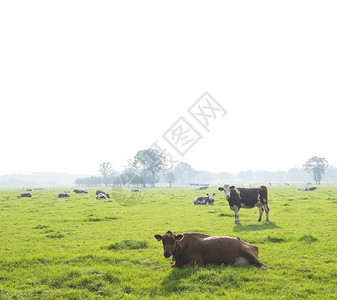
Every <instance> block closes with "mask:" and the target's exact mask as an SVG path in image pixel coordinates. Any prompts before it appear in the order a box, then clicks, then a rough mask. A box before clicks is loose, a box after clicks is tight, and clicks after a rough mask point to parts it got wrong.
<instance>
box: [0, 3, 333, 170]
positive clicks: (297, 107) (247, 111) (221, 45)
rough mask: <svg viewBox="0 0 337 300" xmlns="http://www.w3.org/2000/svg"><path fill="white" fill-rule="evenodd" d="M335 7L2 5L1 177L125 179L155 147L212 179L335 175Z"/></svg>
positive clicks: (0, 63) (153, 4)
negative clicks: (314, 161)
mask: <svg viewBox="0 0 337 300" xmlns="http://www.w3.org/2000/svg"><path fill="white" fill-rule="evenodd" d="M177 5H179V9H177ZM336 8H337V3H335V2H332V1H330V2H324V3H318V2H307V1H296V2H293V1H283V2H282V3H274V2H269V1H259V2H249V1H244V2H240V3H238V2H223V1H214V2H212V3H206V2H202V1H185V2H183V3H181V2H179V3H178V2H172V3H170V4H169V5H168V4H167V3H164V2H155V1H142V2H137V1H131V2H127V3H126V2H117V3H116V2H110V1H103V2H100V3H94V2H80V1H72V2H65V1H64V2H63V1H60V2H57V3H48V2H43V1H29V2H25V1H19V2H15V3H14V2H2V3H1V4H0V25H1V28H5V30H3V31H2V32H1V33H0V37H1V40H2V44H3V47H1V49H0V54H1V55H0V65H1V68H0V80H1V82H2V88H1V89H0V99H1V102H2V111H3V112H4V114H3V116H2V117H1V118H0V126H1V128H2V147H1V152H0V174H14V173H32V172H37V171H43V172H46V171H50V172H66V173H71V174H98V166H99V164H100V163H101V162H103V161H108V162H111V164H112V167H113V168H114V169H115V170H119V171H121V170H123V169H124V167H125V166H126V164H127V161H128V160H129V159H131V158H132V157H133V156H134V155H135V154H136V152H137V151H138V150H142V149H147V148H149V147H159V148H161V149H165V151H166V153H167V154H168V155H170V157H171V158H172V160H173V165H174V164H176V163H177V162H182V161H185V162H187V163H189V164H190V165H191V166H193V168H195V169H196V170H209V171H211V172H221V171H224V172H227V171H228V172H239V171H245V170H252V171H254V170H267V171H277V170H281V171H286V170H289V169H290V168H293V167H297V168H301V167H302V165H303V164H304V162H305V161H306V160H307V159H309V158H310V157H312V156H314V155H317V156H321V157H325V158H326V159H327V160H328V162H329V164H330V165H332V166H337V151H336V143H335V141H334V140H333V136H334V135H333V134H334V129H335V127H336V126H335V116H336V113H335V100H336V99H337V89H336V87H335V86H336V82H337V73H336V69H337V56H336V53H337V40H336V39H334V38H333V37H334V36H335V35H336V28H337V18H335V12H336ZM206 92H207V93H206ZM205 93H206V94H205Z"/></svg>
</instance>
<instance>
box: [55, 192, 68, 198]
mask: <svg viewBox="0 0 337 300" xmlns="http://www.w3.org/2000/svg"><path fill="white" fill-rule="evenodd" d="M67 197H69V194H68V193H60V194H57V195H56V198H67Z"/></svg>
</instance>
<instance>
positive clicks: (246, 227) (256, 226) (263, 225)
mask: <svg viewBox="0 0 337 300" xmlns="http://www.w3.org/2000/svg"><path fill="white" fill-rule="evenodd" d="M274 228H281V227H280V226H277V225H276V224H275V223H274V222H268V223H267V222H266V223H256V224H249V225H242V224H240V223H239V224H235V225H234V227H233V232H242V231H261V230H267V229H274Z"/></svg>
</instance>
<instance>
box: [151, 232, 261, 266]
mask: <svg viewBox="0 0 337 300" xmlns="http://www.w3.org/2000/svg"><path fill="white" fill-rule="evenodd" d="M154 237H155V239H156V240H157V241H163V246H164V256H165V258H169V257H170V256H173V258H172V260H173V261H175V264H173V265H172V268H174V267H178V268H184V267H188V266H203V265H206V264H217V265H220V264H230V265H233V266H247V265H254V266H257V267H260V268H262V269H267V267H266V266H265V264H263V263H262V262H260V261H259V260H258V248H257V247H256V246H255V245H253V244H249V243H246V242H244V241H241V240H240V238H239V237H236V238H233V237H228V236H210V235H205V234H200V233H184V234H178V235H175V234H173V233H172V232H171V231H167V232H166V233H165V234H164V235H163V236H161V235H159V234H156V235H155V236H154Z"/></svg>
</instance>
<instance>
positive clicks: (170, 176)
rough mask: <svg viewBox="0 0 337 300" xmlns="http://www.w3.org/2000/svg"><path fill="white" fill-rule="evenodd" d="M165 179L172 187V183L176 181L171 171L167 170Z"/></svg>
mask: <svg viewBox="0 0 337 300" xmlns="http://www.w3.org/2000/svg"><path fill="white" fill-rule="evenodd" d="M165 180H166V181H167V182H168V183H169V184H170V188H171V187H172V183H173V182H175V181H176V177H175V176H174V174H173V173H172V172H167V173H166V175H165Z"/></svg>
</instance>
